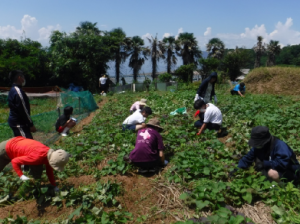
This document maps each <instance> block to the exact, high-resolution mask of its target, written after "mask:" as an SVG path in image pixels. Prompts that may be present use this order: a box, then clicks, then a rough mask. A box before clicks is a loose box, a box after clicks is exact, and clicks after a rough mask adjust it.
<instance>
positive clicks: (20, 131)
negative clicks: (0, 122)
mask: <svg viewBox="0 0 300 224" xmlns="http://www.w3.org/2000/svg"><path fill="white" fill-rule="evenodd" d="M10 128H11V129H12V131H13V133H14V136H15V137H18V136H23V137H24V138H29V139H33V137H32V134H31V131H30V128H29V127H20V128H18V127H10Z"/></svg>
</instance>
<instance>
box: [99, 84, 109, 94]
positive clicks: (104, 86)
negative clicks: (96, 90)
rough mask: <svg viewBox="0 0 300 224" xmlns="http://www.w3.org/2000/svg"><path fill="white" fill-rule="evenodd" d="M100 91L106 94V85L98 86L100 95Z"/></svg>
mask: <svg viewBox="0 0 300 224" xmlns="http://www.w3.org/2000/svg"><path fill="white" fill-rule="evenodd" d="M102 91H104V92H105V93H106V92H107V88H106V84H100V93H102Z"/></svg>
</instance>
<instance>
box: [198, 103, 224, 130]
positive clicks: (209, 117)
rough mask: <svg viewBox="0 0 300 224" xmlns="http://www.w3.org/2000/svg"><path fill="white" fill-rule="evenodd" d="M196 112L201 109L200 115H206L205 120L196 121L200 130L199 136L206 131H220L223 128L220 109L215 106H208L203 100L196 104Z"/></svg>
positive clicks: (209, 104)
mask: <svg viewBox="0 0 300 224" xmlns="http://www.w3.org/2000/svg"><path fill="white" fill-rule="evenodd" d="M194 108H195V109H196V110H199V109H200V113H204V119H201V116H199V117H200V120H198V121H196V122H195V124H194V125H195V127H197V128H199V132H198V133H197V135H201V134H202V133H203V131H204V130H205V129H209V130H216V131H218V130H219V129H220V128H221V125H222V121H223V117H222V113H221V111H220V109H219V108H218V107H216V106H215V105H213V104H211V103H208V104H206V103H205V102H204V101H203V100H197V101H195V103H194Z"/></svg>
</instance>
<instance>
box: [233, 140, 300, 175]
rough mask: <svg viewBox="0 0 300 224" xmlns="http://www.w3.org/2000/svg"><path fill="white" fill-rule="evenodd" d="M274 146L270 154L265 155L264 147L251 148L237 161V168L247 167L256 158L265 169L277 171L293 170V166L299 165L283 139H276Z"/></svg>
mask: <svg viewBox="0 0 300 224" xmlns="http://www.w3.org/2000/svg"><path fill="white" fill-rule="evenodd" d="M275 141H276V142H275V144H274V148H273V149H272V150H271V153H270V155H266V153H265V152H266V150H268V149H265V148H261V149H256V148H251V150H250V152H248V154H247V155H245V156H244V157H243V158H242V159H241V160H240V161H239V165H238V167H239V168H248V167H249V166H251V165H252V163H253V162H254V160H255V159H256V158H258V159H259V160H260V161H262V162H263V163H264V167H265V169H273V170H277V171H284V170H292V171H293V170H294V166H295V165H296V166H299V162H298V160H297V158H296V155H295V153H294V152H293V150H292V149H291V148H290V147H289V146H288V145H287V144H286V143H285V142H283V141H281V140H279V139H276V140H275Z"/></svg>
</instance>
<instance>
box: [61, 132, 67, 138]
mask: <svg viewBox="0 0 300 224" xmlns="http://www.w3.org/2000/svg"><path fill="white" fill-rule="evenodd" d="M60 135H61V136H63V137H66V136H68V134H66V133H61V134H60Z"/></svg>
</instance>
